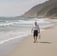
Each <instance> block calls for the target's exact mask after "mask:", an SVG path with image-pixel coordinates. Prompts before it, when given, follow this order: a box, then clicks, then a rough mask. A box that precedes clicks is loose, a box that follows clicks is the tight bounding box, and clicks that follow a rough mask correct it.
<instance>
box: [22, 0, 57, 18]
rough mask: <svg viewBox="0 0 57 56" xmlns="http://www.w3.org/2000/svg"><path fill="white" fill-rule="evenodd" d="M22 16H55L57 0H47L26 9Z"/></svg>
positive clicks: (56, 13) (56, 15) (56, 14)
mask: <svg viewBox="0 0 57 56" xmlns="http://www.w3.org/2000/svg"><path fill="white" fill-rule="evenodd" d="M22 16H23V17H57V0H49V1H46V2H45V3H42V4H39V5H36V6H34V7H33V8H31V9H30V10H29V11H27V12H26V13H25V14H24V15H22Z"/></svg>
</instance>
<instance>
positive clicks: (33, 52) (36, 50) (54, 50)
mask: <svg viewBox="0 0 57 56" xmlns="http://www.w3.org/2000/svg"><path fill="white" fill-rule="evenodd" d="M7 56H57V25H55V26H54V27H52V28H50V29H46V30H45V31H43V32H41V38H40V39H38V41H37V43H33V37H32V36H27V39H26V40H24V41H23V42H22V43H21V44H18V45H17V47H16V48H15V49H14V50H13V51H11V52H10V53H9V54H8V55H7Z"/></svg>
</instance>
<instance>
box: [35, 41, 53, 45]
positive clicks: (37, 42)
mask: <svg viewBox="0 0 57 56" xmlns="http://www.w3.org/2000/svg"><path fill="white" fill-rule="evenodd" d="M35 43H43V44H52V42H38V41H37V42H35Z"/></svg>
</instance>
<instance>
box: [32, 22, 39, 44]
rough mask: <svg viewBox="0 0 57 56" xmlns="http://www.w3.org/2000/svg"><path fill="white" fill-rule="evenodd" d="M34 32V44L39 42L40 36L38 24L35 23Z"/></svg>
mask: <svg viewBox="0 0 57 56" xmlns="http://www.w3.org/2000/svg"><path fill="white" fill-rule="evenodd" d="M32 31H33V38H34V43H36V42H37V38H38V35H39V34H40V28H39V25H38V24H37V22H35V25H34V27H33V28H32Z"/></svg>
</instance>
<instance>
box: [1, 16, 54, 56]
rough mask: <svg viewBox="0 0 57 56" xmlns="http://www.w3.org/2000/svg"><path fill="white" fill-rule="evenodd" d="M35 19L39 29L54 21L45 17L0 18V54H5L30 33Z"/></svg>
mask: <svg viewBox="0 0 57 56" xmlns="http://www.w3.org/2000/svg"><path fill="white" fill-rule="evenodd" d="M35 21H37V22H38V24H39V27H40V30H41V31H45V29H46V28H49V27H53V26H54V25H55V23H54V22H53V21H52V20H50V19H47V18H41V19H39V18H11V17H10V18H0V56H7V55H8V54H9V53H10V52H11V51H12V50H13V49H14V48H15V47H16V46H17V44H19V43H20V42H22V41H21V40H23V39H25V37H26V36H28V35H32V32H31V30H32V27H33V25H34V22H35Z"/></svg>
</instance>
